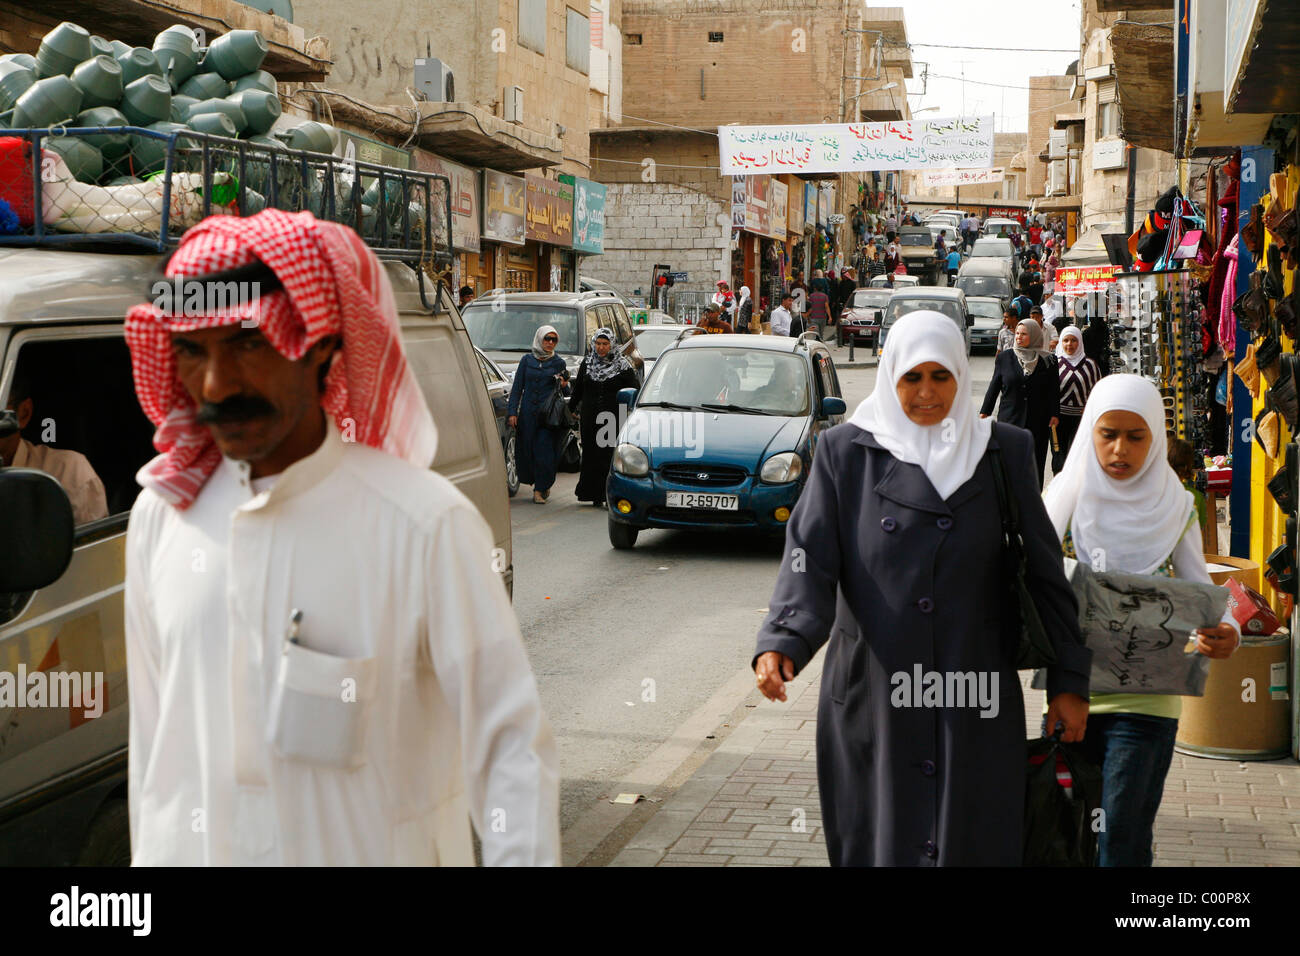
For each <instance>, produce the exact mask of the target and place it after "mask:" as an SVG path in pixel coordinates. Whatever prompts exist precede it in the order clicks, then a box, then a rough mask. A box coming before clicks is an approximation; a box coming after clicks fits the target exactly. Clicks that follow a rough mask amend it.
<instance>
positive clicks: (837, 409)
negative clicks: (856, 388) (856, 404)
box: [822, 396, 848, 418]
mask: <svg viewBox="0 0 1300 956" xmlns="http://www.w3.org/2000/svg"><path fill="white" fill-rule="evenodd" d="M847 410H848V405H846V404H844V399H842V398H834V397H829V396H828V397H827V398H823V399H822V416H823V417H824V418H830V417H831V416H832V415H843V414H844V413H845V412H846V411H847Z"/></svg>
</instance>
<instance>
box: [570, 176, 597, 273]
mask: <svg viewBox="0 0 1300 956" xmlns="http://www.w3.org/2000/svg"><path fill="white" fill-rule="evenodd" d="M560 182H561V183H563V184H564V185H566V186H568V187H570V188H571V189H572V190H573V249H574V251H575V252H586V253H590V254H593V255H600V254H601V253H603V252H604V251H605V186H604V184H603V183H593V182H592V181H591V180H590V179H583V178H582V177H581V176H573V175H570V174H569V173H565V174H564V175H562V176H561V177H560Z"/></svg>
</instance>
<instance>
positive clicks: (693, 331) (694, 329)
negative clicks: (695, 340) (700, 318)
mask: <svg viewBox="0 0 1300 956" xmlns="http://www.w3.org/2000/svg"><path fill="white" fill-rule="evenodd" d="M707 331H708V329H702V328H700V327H699V326H698V325H688V326H686V328H684V329H682V330H681V331H680V332H678V333H677V338H675V339H673V341H674V342H680V341H681V340H682V339H684V338H686V337H687V336H688V335H700V334H702V333H704V332H707Z"/></svg>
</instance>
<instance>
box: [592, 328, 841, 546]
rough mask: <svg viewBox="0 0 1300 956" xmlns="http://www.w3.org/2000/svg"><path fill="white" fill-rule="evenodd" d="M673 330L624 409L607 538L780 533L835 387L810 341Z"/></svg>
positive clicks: (835, 401)
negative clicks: (652, 532) (668, 531)
mask: <svg viewBox="0 0 1300 956" xmlns="http://www.w3.org/2000/svg"><path fill="white" fill-rule="evenodd" d="M702 332H703V330H701V329H697V328H688V329H684V330H683V331H682V333H681V336H680V338H679V339H678V340H677V341H676V342H675V343H673V344H672V345H671V346H669V347H668V348H666V349H664V351H663V352H662V353H661V354H660V355H659V359H658V361H657V362H656V363H655V367H654V371H653V372H652V373H651V374H650V376H649V377H648V378H647V379H646V382H645V385H644V386H643V387H642V388H641V390H640V391H639V392H638V391H637V390H636V389H630V388H629V389H624V390H623V391H622V392H620V393H619V399H620V401H621V402H622V403H623V404H624V406H626V408H627V409H628V414H627V417H626V420H625V421H624V422H623V423H622V425H621V427H620V428H619V431H618V438H617V445H616V447H615V450H614V459H613V462H612V464H611V468H610V474H609V478H608V479H607V483H606V501H607V502H608V503H609V504H608V507H609V541H610V544H612V545H613V546H614V547H615V548H619V549H626V548H631V547H633V546H635V544H636V539H637V535H638V533H639V532H640V531H641V530H642V529H644V528H678V529H692V530H714V531H724V530H730V529H733V528H748V529H753V530H758V531H764V532H770V533H773V534H784V533H785V525H786V522H787V521H788V520H789V519H790V512H791V511H792V510H793V509H794V505H795V502H796V501H798V500H799V493H800V492H801V491H802V490H803V486H804V482H805V481H806V480H807V477H808V474H809V470H810V469H811V467H812V457H813V453H814V451H815V450H816V447H817V439H818V437H819V436H820V435H821V433H822V432H823V431H825V430H826V429H827V428H830V427H831V426H832V425H837V424H839V423H840V422H841V421H842V420H843V417H844V411H845V405H844V399H843V398H841V397H840V383H839V378H838V377H837V376H836V374H835V364H834V362H833V360H832V359H831V354H830V352H829V350H828V349H827V348H826V346H825V345H824V344H823V343H822V342H821V341H819V340H818V339H817V338H816V336H815V335H814V334H812V333H809V334H806V335H804V336H802V337H800V338H799V339H793V338H787V337H782V336H770V335H712V334H701V333H702Z"/></svg>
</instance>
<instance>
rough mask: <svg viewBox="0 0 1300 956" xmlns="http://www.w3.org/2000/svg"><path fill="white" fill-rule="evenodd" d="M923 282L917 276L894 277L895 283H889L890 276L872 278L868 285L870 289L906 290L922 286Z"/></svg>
mask: <svg viewBox="0 0 1300 956" xmlns="http://www.w3.org/2000/svg"><path fill="white" fill-rule="evenodd" d="M920 284H921V280H920V279H919V278H918V277H917V276H894V281H893V282H892V283H891V282H890V281H889V276H888V275H883V276H872V277H871V281H870V282H868V283H867V288H868V289H904V288H911V287H912V286H916V285H920Z"/></svg>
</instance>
